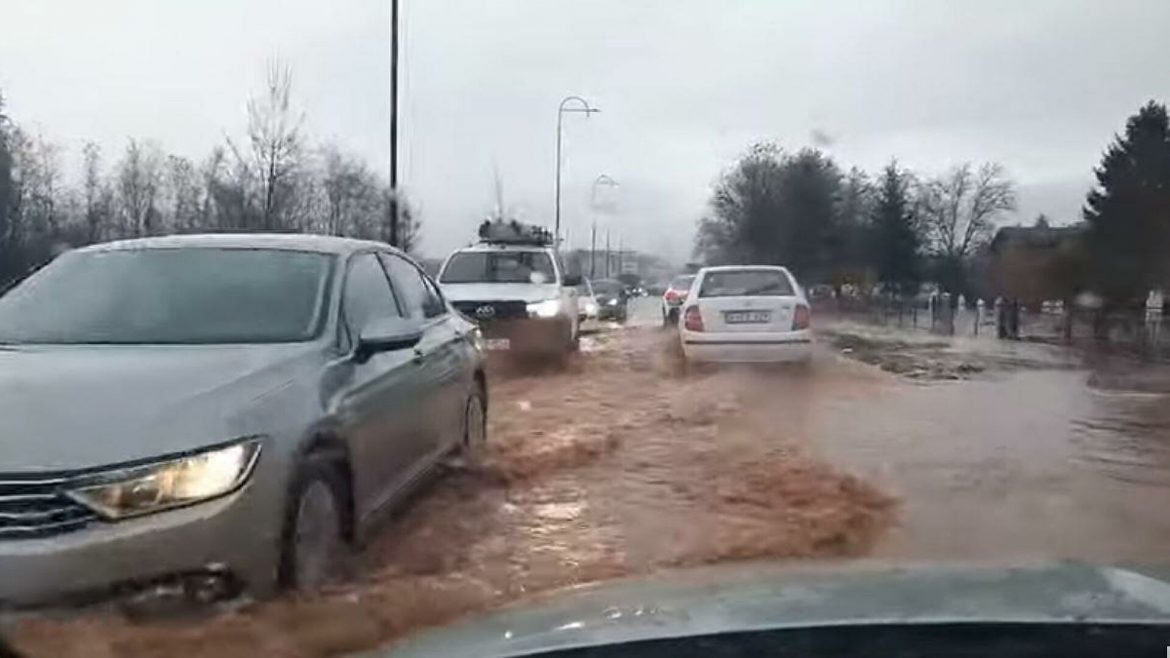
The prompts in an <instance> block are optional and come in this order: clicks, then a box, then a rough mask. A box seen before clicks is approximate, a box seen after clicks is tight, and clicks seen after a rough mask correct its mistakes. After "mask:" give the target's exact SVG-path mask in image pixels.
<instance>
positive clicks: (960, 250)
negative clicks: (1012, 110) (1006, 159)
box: [919, 162, 1016, 260]
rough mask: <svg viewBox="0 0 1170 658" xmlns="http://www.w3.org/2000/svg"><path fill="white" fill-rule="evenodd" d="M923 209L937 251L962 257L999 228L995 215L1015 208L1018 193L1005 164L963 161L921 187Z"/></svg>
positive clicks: (950, 256)
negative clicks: (1004, 166)
mask: <svg viewBox="0 0 1170 658" xmlns="http://www.w3.org/2000/svg"><path fill="white" fill-rule="evenodd" d="M919 195H920V196H919V202H920V207H919V210H920V212H921V213H922V221H923V222H924V223H925V226H926V229H927V231H928V233H929V237H930V240H931V242H932V245H933V247H934V251H935V253H936V254H937V255H939V256H941V257H944V258H949V259H956V260H962V259H964V258H966V257H967V256H969V255H970V254H971V253H972V252H974V250H975V249H976V248H978V247H979V246H981V245H983V244H984V243H985V242H987V241H988V240H989V239H990V238H991V235H992V233H993V232H994V231H995V219H996V218H997V217H998V216H999V215H1001V214H1002V213H1005V212H1009V211H1012V210H1015V207H1016V193H1015V188H1014V186H1013V185H1012V182H1011V180H1009V179H1008V178H1007V175H1006V173H1005V172H1004V169H1003V166H1002V165H1000V164H999V163H995V162H988V163H985V164H983V165H981V166H980V167H979V169H978V170H973V169H972V167H971V164H970V163H965V164H962V165H960V166H958V167H955V168H954V169H952V170H950V171H949V172H948V173H946V174H944V175H943V176H940V177H938V178H934V179H931V180H929V181H927V182H926V183H925V184H923V185H922V187H921V189H920V190H919Z"/></svg>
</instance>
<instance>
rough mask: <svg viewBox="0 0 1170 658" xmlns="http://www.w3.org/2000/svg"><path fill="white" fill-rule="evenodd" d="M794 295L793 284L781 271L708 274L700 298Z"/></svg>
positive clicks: (701, 288)
mask: <svg viewBox="0 0 1170 658" xmlns="http://www.w3.org/2000/svg"><path fill="white" fill-rule="evenodd" d="M792 294H794V292H793V290H792V282H791V281H789V280H788V277H787V276H786V275H785V274H784V273H783V272H781V271H779V270H729V271H725V272H708V273H707V274H706V275H705V276H704V277H703V284H702V286H701V287H700V288H699V296H700V297H782V296H787V295H792Z"/></svg>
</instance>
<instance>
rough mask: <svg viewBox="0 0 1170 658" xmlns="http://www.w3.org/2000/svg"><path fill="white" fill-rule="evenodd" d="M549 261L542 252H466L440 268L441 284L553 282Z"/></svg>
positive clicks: (457, 255)
mask: <svg viewBox="0 0 1170 658" xmlns="http://www.w3.org/2000/svg"><path fill="white" fill-rule="evenodd" d="M555 280H556V275H555V273H554V272H553V266H552V259H550V258H549V257H548V254H546V253H544V252H541V251H502V252H486V251H465V252H462V253H458V254H455V255H454V256H452V257H451V260H450V261H448V262H447V267H445V268H443V274H442V275H441V276H440V277H439V281H441V282H442V283H552V282H553V281H555Z"/></svg>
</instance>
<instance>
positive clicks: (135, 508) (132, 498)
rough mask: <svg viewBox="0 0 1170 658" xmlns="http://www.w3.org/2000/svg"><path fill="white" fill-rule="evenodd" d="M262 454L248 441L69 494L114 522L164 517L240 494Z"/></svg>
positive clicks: (110, 477) (117, 473)
mask: <svg viewBox="0 0 1170 658" xmlns="http://www.w3.org/2000/svg"><path fill="white" fill-rule="evenodd" d="M259 455H260V441H259V439H248V440H246V441H241V442H239V443H234V444H232V445H228V446H222V447H219V448H213V449H211V450H205V451H203V452H199V453H196V454H193V455H188V456H185V457H177V458H175V459H168V460H166V461H160V462H156V463H153V464H146V465H143V466H131V467H127V468H122V469H117V470H113V471H109V472H106V473H101V474H98V475H96V476H94V478H93V479H92V480H91V481H90V482H87V483H85V484H83V485H82V486H79V487H77V488H75V489H72V490H70V491H68V492H67V493H68V495H69V496H70V497H72V498H73V499H74V500H76V501H77V502H79V503H81V504H83V505H85V506H87V507H89V508H91V509H93V510H94V511H95V512H97V513H98V514H100V515H102V516H103V517H105V518H107V519H111V520H117V519H124V518H127V517H131V516H138V515H140V514H149V513H151V512H160V511H162V510H165V509H170V508H172V507H180V506H183V505H190V504H191V503H197V502H201V501H205V500H210V499H212V498H218V497H219V496H223V495H225V494H228V493H231V492H232V491H235V490H236V489H238V488H239V487H240V486H241V485H243V484H244V482H246V481H247V480H248V478H249V477H250V476H251V475H252V469H253V467H255V465H256V460H257V458H258V457H259Z"/></svg>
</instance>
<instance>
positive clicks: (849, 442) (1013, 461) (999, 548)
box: [16, 328, 1170, 658]
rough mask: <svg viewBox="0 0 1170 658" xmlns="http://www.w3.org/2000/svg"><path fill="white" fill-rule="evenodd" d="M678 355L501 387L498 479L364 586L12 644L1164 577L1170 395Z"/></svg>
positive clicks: (436, 520)
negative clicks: (1059, 564)
mask: <svg viewBox="0 0 1170 658" xmlns="http://www.w3.org/2000/svg"><path fill="white" fill-rule="evenodd" d="M668 335H669V334H667V333H665V332H661V331H655V330H651V329H648V328H641V329H635V330H631V331H626V332H615V333H610V334H603V335H601V336H599V337H596V338H592V339H590V340H588V341H587V342H586V348H587V350H586V353H585V354H584V355H583V356H582V357H581V358H580V359H578V360H577V361H576V362H575V363H573V364H572V365H571V366H570V368H569V369H568V370H566V371H555V372H545V373H541V374H539V375H537V374H524V373H523V372H520V373H519V374H516V373H514V372H513V373H512V374H510V375H509V376H506V377H501V376H499V374H498V373H497V374H496V375H495V376H493V378H492V380H493V381H492V408H491V420H490V432H491V437H492V444H491V448H490V450H489V451H488V455H487V458H486V461H485V462H484V463H482V464H480V465H478V466H476V467H474V468H468V469H461V470H458V471H454V472H451V473H450V474H448V475H447V476H446V477H444V478H442V479H440V480H439V481H437V482H436V483H435V484H434V486H432V487H431V488H430V489H429V490H428V491H426V492H424V493H423V494H422V495H420V496H419V497H418V499H417V500H416V501H413V504H412V505H411V506H410V507H409V509H408V510H407V511H406V513H404V514H403V515H402V516H401V518H399V519H397V520H395V521H394V522H393V523H392V524H390V526H389V527H388V528H387V529H386V531H385V532H384V533H382V535H381V537H380V539H378V540H377V541H376V542H374V544H373V545H372V546H370V547H369V549H368V550H367V551H366V552H365V553H364V554H363V555H362V557H361V562H362V567H363V568H362V569H361V570H360V574H361V575H360V576H359V577H358V579H357V581H356V582H353V583H350V584H346V585H342V586H339V587H337V588H334V589H333V590H331V591H328V592H325V593H324V594H321V595H316V596H310V597H303V598H292V597H285V598H282V599H279V600H276V601H272V602H266V603H262V604H257V605H253V606H247V607H244V608H243V609H241V610H237V611H233V612H227V613H224V614H221V615H219V616H218V617H215V618H213V619H210V620H202V621H182V620H180V621H173V622H152V623H147V624H133V623H130V622H128V621H126V620H124V619H122V618H120V617H117V616H114V615H109V614H89V615H84V616H82V617H80V618H75V619H72V620H67V621H64V622H62V621H47V620H30V621H27V622H25V623H24V624H22V625H21V627H19V628H18V629H17V635H16V639H17V641H18V642H19V643H21V644H22V646H25V647H27V648H28V649H29V651H30V653H31V654H32V655H36V656H41V655H45V656H216V657H217V658H228V657H231V656H252V655H254V654H255V653H257V652H258V651H259V652H262V653H264V654H265V655H274V656H327V655H337V654H339V653H343V652H346V651H351V650H355V649H361V648H367V647H371V646H376V645H378V644H380V643H383V642H386V641H389V640H393V639H394V638H398V637H401V636H402V635H403V634H406V633H408V632H411V631H413V630H416V629H418V628H421V627H425V626H429V625H434V624H439V623H444V622H447V621H450V620H452V619H454V618H455V617H457V616H459V615H461V614H466V613H472V612H477V611H481V610H485V609H490V608H492V607H495V606H498V605H501V604H504V603H507V602H510V601H514V600H517V599H521V598H524V597H526V596H528V595H531V594H534V593H538V592H541V591H547V590H550V589H555V588H558V587H563V586H568V585H573V584H576V583H581V582H588V581H593V580H598V579H604V578H612V577H618V576H625V575H630V574H641V573H647V572H653V571H659V570H662V569H667V568H672V567H686V566H691V565H699V564H706V563H713V562H723V561H728V560H738V559H756V558H768V559H794V558H801V559H804V558H850V557H857V556H864V555H876V556H878V557H882V558H888V559H890V560H893V561H898V562H902V561H906V562H915V561H922V560H929V561H933V560H947V561H950V560H961V561H971V560H974V561H986V562H995V563H1004V562H1008V563H1016V562H1020V561H1031V560H1050V559H1061V558H1077V559H1085V560H1090V561H1094V562H1119V561H1131V560H1137V561H1157V562H1161V561H1164V557H1163V555H1164V554H1165V549H1166V547H1167V546H1170V505H1167V504H1165V502H1164V500H1165V499H1166V498H1167V494H1168V490H1167V487H1168V485H1170V470H1168V469H1167V467H1168V466H1170V405H1167V402H1168V401H1167V399H1166V397H1165V396H1163V395H1161V394H1157V393H1150V392H1145V393H1138V392H1132V391H1129V390H1128V389H1129V388H1130V387H1129V386H1127V381H1129V380H1134V379H1135V378H1136V379H1141V380H1142V381H1143V382H1145V385H1143V386H1142V387H1141V388H1143V389H1145V390H1147V391H1156V390H1170V387H1165V388H1159V386H1157V385H1152V384H1150V382H1155V383H1157V382H1159V381H1161V380H1162V379H1164V380H1165V381H1167V382H1170V377H1162V375H1161V373H1158V372H1155V371H1143V372H1141V373H1136V374H1135V373H1133V372H1131V371H1129V370H1126V369H1125V368H1122V369H1121V370H1120V371H1117V372H1112V373H1109V374H1108V376H1102V375H1100V373H1090V372H1089V371H1088V370H1085V369H1077V368H1070V367H1069V359H1068V355H1067V354H1064V355H1062V354H1061V353H1059V352H1054V351H1053V350H1051V349H1050V348H1043V347H1040V346H1028V345H1020V344H1000V343H997V342H994V341H992V342H978V341H959V342H958V343H956V344H953V345H950V346H947V347H940V346H939V345H937V344H936V343H937V340H934V341H922V342H924V343H925V345H923V346H922V349H923V350H926V351H927V352H928V358H929V359H930V360H932V361H933V362H935V363H942V364H943V366H942V367H939V368H933V367H932V368H928V369H927V372H941V373H944V374H946V375H948V376H951V374H952V373H957V372H961V373H962V376H963V377H965V379H963V380H961V381H915V380H912V379H909V378H908V376H896V375H892V374H889V373H886V372H882V371H880V370H879V369H878V368H876V367H873V366H869V365H865V364H862V363H858V362H856V361H854V360H852V359H849V358H843V357H841V356H840V355H839V354H836V353H834V350H832V349H830V348H828V347H827V346H825V347H822V350H821V353H820V354H818V359H817V360H816V362H815V366H814V368H813V369H812V371H811V372H810V373H807V374H805V375H802V376H794V375H793V374H792V373H783V372H779V373H777V372H759V371H755V370H740V369H725V370H719V371H707V372H697V373H696V372H691V373H688V374H686V375H681V374H680V373H681V370H680V369H679V367H678V364H677V362H676V361H675V360H674V359H673V357H672V356H671V354H670V352H669V350H668V349H667V348H666V337H667V336H668ZM909 342H911V343H913V342H914V341H909ZM899 349H908V350H910V351H911V352H913V350H914V349H917V348H915V347H913V346H911V347H903V348H899ZM916 358H917V357H916V356H915V355H914V354H912V353H911V354H906V353H902V354H900V355H899V359H901V360H902V361H905V360H906V359H910V363H911V364H912V365H913V364H915V363H917V361H915V359H916ZM956 358H958V359H961V360H962V362H964V363H974V364H977V365H979V366H980V368H978V369H966V370H960V369H956V368H953V367H951V366H950V365H948V364H953V362H954V360H955V359H956ZM919 370H920V369H919V368H918V367H917V366H914V367H913V368H911V369H910V370H908V371H907V372H917V371H919ZM1139 375H1140V377H1139ZM1090 377H1092V380H1093V381H1094V382H1095V383H1096V385H1089V380H1090ZM830 464H831V465H832V466H830ZM845 473H851V474H853V475H856V476H859V477H860V479H858V478H857V477H853V476H852V475H846V474H845Z"/></svg>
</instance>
